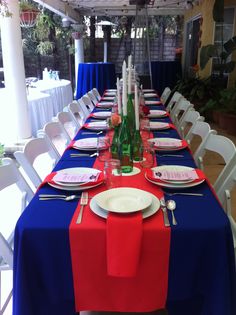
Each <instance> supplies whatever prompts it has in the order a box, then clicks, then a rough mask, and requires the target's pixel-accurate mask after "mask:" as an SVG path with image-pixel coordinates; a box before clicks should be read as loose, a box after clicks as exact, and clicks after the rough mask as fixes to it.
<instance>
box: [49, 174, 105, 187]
mask: <svg viewBox="0 0 236 315" xmlns="http://www.w3.org/2000/svg"><path fill="white" fill-rule="evenodd" d="M98 177H99V172H98V173H97V174H94V173H84V174H68V173H61V172H60V173H57V174H56V175H55V176H54V177H53V181H55V182H60V183H71V184H73V183H74V184H81V183H87V182H96V181H97V180H98Z"/></svg>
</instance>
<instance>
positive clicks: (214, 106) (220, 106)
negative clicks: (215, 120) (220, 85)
mask: <svg viewBox="0 0 236 315" xmlns="http://www.w3.org/2000/svg"><path fill="white" fill-rule="evenodd" d="M209 110H219V111H222V112H226V113H229V114H236V84H235V86H234V87H232V88H227V89H223V90H221V91H219V93H218V97H215V98H211V99H209V101H208V102H207V103H206V104H205V106H203V107H202V108H201V109H200V112H201V113H205V112H207V111H209Z"/></svg>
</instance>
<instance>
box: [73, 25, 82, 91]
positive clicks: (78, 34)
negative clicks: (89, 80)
mask: <svg viewBox="0 0 236 315" xmlns="http://www.w3.org/2000/svg"><path fill="white" fill-rule="evenodd" d="M73 27H74V29H75V32H74V33H72V37H73V38H74V44H75V90H76V87H77V79H78V69H79V64H80V63H83V62H84V42H83V32H84V26H83V25H82V24H81V25H77V24H75V25H74V26H73Z"/></svg>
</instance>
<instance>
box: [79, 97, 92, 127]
mask: <svg viewBox="0 0 236 315" xmlns="http://www.w3.org/2000/svg"><path fill="white" fill-rule="evenodd" d="M77 102H78V106H79V108H80V110H81V111H82V113H83V117H84V121H85V120H86V118H88V116H89V115H90V111H89V110H88V108H87V106H86V105H85V104H84V102H83V101H82V99H81V98H80V99H78V101H77Z"/></svg>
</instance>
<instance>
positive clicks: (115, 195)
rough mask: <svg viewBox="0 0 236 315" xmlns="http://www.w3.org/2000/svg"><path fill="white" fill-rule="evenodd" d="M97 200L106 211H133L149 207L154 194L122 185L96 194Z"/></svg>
mask: <svg viewBox="0 0 236 315" xmlns="http://www.w3.org/2000/svg"><path fill="white" fill-rule="evenodd" d="M95 200H96V203H97V204H98V206H99V207H100V208H102V209H104V210H106V211H111V212H116V213H131V212H136V211H139V210H143V209H146V208H147V207H149V206H150V205H151V203H152V196H151V195H150V193H149V192H147V191H144V190H141V189H136V188H129V187H122V188H114V189H109V190H106V191H103V192H101V193H99V194H97V195H96V196H95Z"/></svg>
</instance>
